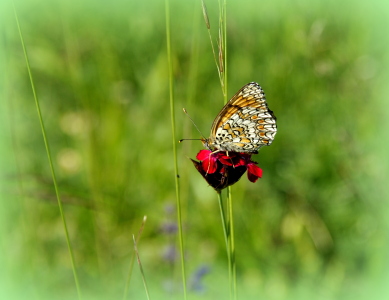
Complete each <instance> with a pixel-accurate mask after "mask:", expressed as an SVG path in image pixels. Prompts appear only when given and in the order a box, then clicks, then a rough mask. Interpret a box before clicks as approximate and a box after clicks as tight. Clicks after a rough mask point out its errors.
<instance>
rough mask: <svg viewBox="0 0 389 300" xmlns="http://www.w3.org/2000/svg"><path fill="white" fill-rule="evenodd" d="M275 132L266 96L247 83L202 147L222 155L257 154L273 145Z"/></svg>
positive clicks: (225, 110) (228, 105) (274, 118)
mask: <svg viewBox="0 0 389 300" xmlns="http://www.w3.org/2000/svg"><path fill="white" fill-rule="evenodd" d="M276 132H277V124H276V117H275V116H274V114H273V112H272V111H271V110H270V109H269V107H268V106H267V103H266V98H265V93H264V92H263V90H262V88H261V87H260V86H259V85H258V83H255V82H250V83H248V84H246V85H245V86H244V87H242V88H241V89H240V90H239V91H238V92H237V93H236V94H235V95H234V96H233V97H232V98H231V100H230V101H228V103H227V104H226V105H225V106H224V107H223V108H222V110H221V111H220V113H219V114H218V115H217V117H216V118H215V120H214V122H213V124H212V128H211V136H210V138H209V139H207V140H205V141H204V144H205V145H206V146H207V147H208V148H210V149H215V148H216V149H218V150H221V151H233V152H248V153H256V152H257V151H258V149H259V148H260V147H262V146H269V145H270V144H271V143H272V142H273V139H274V136H275V134H276Z"/></svg>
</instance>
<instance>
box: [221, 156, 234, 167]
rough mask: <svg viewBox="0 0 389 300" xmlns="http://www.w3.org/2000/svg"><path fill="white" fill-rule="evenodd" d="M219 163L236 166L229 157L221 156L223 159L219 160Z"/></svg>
mask: <svg viewBox="0 0 389 300" xmlns="http://www.w3.org/2000/svg"><path fill="white" fill-rule="evenodd" d="M219 161H220V162H221V163H222V164H223V165H227V166H234V164H233V163H232V159H231V157H228V156H221V157H220V158H219Z"/></svg>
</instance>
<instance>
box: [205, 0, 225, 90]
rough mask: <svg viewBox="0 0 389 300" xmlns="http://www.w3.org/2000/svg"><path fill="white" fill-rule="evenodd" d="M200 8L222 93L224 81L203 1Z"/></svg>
mask: <svg viewBox="0 0 389 300" xmlns="http://www.w3.org/2000/svg"><path fill="white" fill-rule="evenodd" d="M201 7H202V10H203V16H204V21H205V25H206V26H207V31H208V36H209V41H210V42H211V48H212V54H213V59H214V60H215V65H216V69H217V74H218V76H219V80H220V85H221V86H222V91H223V93H224V89H223V85H224V79H223V76H222V72H221V69H220V66H219V63H218V58H217V56H216V51H215V46H214V45H213V39H212V34H211V23H210V22H209V18H208V11H207V7H206V5H205V3H204V0H201Z"/></svg>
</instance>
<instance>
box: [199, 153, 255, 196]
mask: <svg viewBox="0 0 389 300" xmlns="http://www.w3.org/2000/svg"><path fill="white" fill-rule="evenodd" d="M196 158H197V159H198V160H199V162H198V161H195V160H193V159H192V162H193V164H194V166H195V167H196V169H197V171H199V173H200V174H201V175H202V176H203V177H204V179H205V180H206V181H207V182H208V183H209V185H211V186H212V187H213V188H214V189H215V190H216V191H218V192H219V191H220V190H222V189H224V188H226V187H227V186H229V185H232V184H234V183H236V182H237V181H238V180H239V179H240V177H242V175H243V174H244V173H245V172H246V171H247V176H248V179H249V180H250V181H251V182H256V181H257V180H258V178H261V177H262V169H261V168H259V167H258V166H257V163H256V162H254V161H252V160H251V154H248V153H238V152H228V153H227V152H225V151H218V152H212V151H210V150H201V151H200V152H199V153H198V154H197V156H196Z"/></svg>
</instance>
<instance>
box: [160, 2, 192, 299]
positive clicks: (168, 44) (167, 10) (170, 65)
mask: <svg viewBox="0 0 389 300" xmlns="http://www.w3.org/2000/svg"><path fill="white" fill-rule="evenodd" d="M165 13H166V50H167V59H168V68H169V96H170V118H171V125H172V139H173V160H174V175H175V176H174V180H175V186H176V202H177V224H178V235H179V243H180V254H181V271H182V285H183V290H184V299H185V300H186V299H187V293H186V274H185V259H184V238H183V234H182V217H181V199H180V186H179V181H178V163H177V139H176V124H175V113H174V93H173V88H174V86H173V63H172V51H171V40H170V8H169V0H165Z"/></svg>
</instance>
